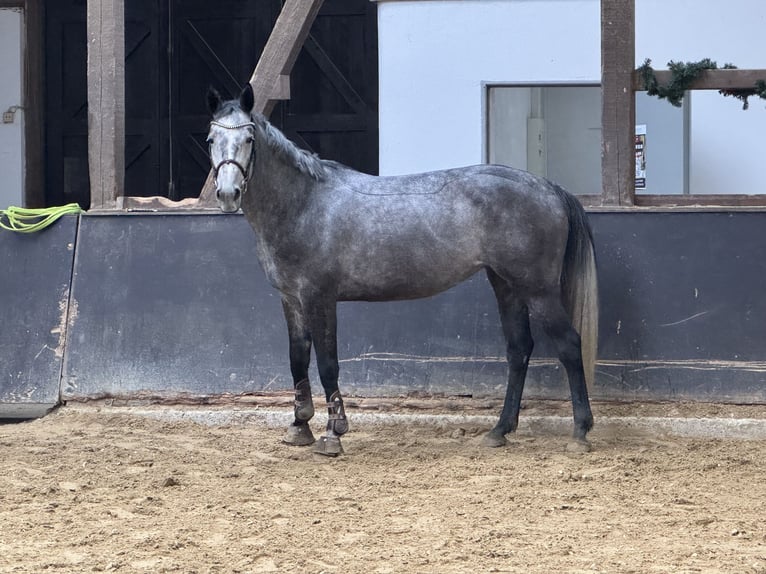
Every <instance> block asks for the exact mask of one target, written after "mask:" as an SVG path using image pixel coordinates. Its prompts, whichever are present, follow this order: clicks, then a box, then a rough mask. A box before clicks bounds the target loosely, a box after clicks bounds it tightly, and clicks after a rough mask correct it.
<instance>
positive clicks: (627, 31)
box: [0, 0, 766, 210]
mask: <svg viewBox="0 0 766 574" xmlns="http://www.w3.org/2000/svg"><path fill="white" fill-rule="evenodd" d="M371 1H379V2H380V1H393V0H371ZM124 2H125V0H87V4H88V12H87V13H88V17H87V36H88V109H89V113H88V158H89V171H90V181H91V209H92V210H114V209H140V210H142V209H152V210H155V209H156V210H176V209H209V208H213V207H214V198H213V197H212V180H211V178H210V176H208V180H207V181H206V182H205V186H204V187H203V189H202V191H201V193H200V196H199V198H192V199H185V200H182V201H178V202H176V201H171V200H169V199H167V198H164V197H152V198H139V197H125V196H124V184H123V181H124V161H125V160H124V156H125V137H124V134H125V117H124V109H125V86H124V82H125V79H124V75H125V74H124V63H125V58H124V41H123V39H124V30H125V21H124ZM321 6H322V0H285V1H284V6H283V8H282V12H281V14H280V16H279V18H278V19H277V22H276V24H275V27H274V30H273V31H272V34H271V36H270V38H269V41H268V43H267V45H266V47H265V48H264V52H263V54H262V55H261V58H260V60H259V61H258V64H257V66H256V68H255V70H254V72H253V75H252V77H251V79H250V83H251V84H252V86H253V90H254V92H255V94H256V108H255V109H257V110H259V111H261V112H263V113H264V114H266V115H268V114H270V113H271V110H272V109H273V107H274V104H275V103H276V102H277V101H278V100H283V99H289V97H290V85H289V75H290V71H291V69H292V66H293V64H294V63H295V60H296V58H297V56H298V53H299V52H300V49H301V47H302V45H303V42H304V41H305V39H306V37H307V36H308V33H309V30H310V28H311V25H312V23H313V21H314V19H315V17H316V15H317V13H318V12H319V9H320V8H321ZM0 8H22V9H24V10H25V32H24V96H23V101H24V113H25V156H26V162H25V165H26V167H25V179H24V181H25V189H24V192H23V193H24V204H25V205H26V206H28V207H42V206H43V205H44V203H45V194H44V189H45V179H44V173H45V169H44V165H45V127H44V112H43V110H44V109H45V100H44V98H45V89H44V87H45V78H44V73H45V72H44V70H45V63H44V48H43V46H44V31H43V30H44V10H45V3H44V0H0ZM668 77H669V72H663V71H659V72H657V78H658V80H659V81H660V82H661V83H662V82H663V80H665V81H667V79H668ZM765 78H766V69H758V70H744V69H737V70H709V71H706V72H703V73H702V74H701V76H700V77H699V78H698V79H697V81H696V82H695V83H694V84H693V85H692V88H693V89H698V90H718V89H722V88H751V87H753V85H754V84H755V81H756V80H757V79H765ZM601 87H602V160H601V171H602V192H601V194H600V195H586V196H580V199H581V201H582V202H583V203H584V204H585V205H586V206H588V207H589V208H591V209H596V210H597V209H599V208H601V209H609V210H611V209H622V208H634V207H645V208H668V209H670V208H673V207H685V208H689V207H691V206H695V207H701V208H707V209H710V208H711V207H713V206H721V207H736V208H750V209H756V208H766V194H747V195H745V194H742V195H693V194H692V195H648V194H640V195H636V194H635V192H634V182H633V179H634V169H635V159H634V157H635V156H634V154H635V150H634V135H633V134H634V132H635V97H634V94H635V92H637V91H641V90H642V89H643V86H642V85H641V80H640V78H639V76H638V73H637V72H636V69H635V0H601Z"/></svg>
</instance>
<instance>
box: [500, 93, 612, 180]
mask: <svg viewBox="0 0 766 574" xmlns="http://www.w3.org/2000/svg"><path fill="white" fill-rule="evenodd" d="M487 135H488V137H487V142H488V149H487V151H488V154H487V158H488V160H489V162H490V163H501V164H504V165H510V166H512V167H517V168H520V169H525V170H527V171H530V172H532V173H536V174H538V175H542V176H545V177H547V178H549V179H551V180H553V181H555V182H556V183H558V184H560V185H562V186H563V187H565V188H566V189H568V190H569V191H571V192H572V193H575V194H590V195H599V194H600V193H601V88H600V87H599V86H562V85H556V86H492V87H490V88H489V94H488V134H487Z"/></svg>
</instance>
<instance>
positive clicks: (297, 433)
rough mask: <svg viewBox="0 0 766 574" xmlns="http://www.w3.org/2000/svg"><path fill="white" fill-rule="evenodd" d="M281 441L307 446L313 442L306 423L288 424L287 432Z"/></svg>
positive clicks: (312, 436)
mask: <svg viewBox="0 0 766 574" xmlns="http://www.w3.org/2000/svg"><path fill="white" fill-rule="evenodd" d="M282 442H285V443H287V444H291V445H293V446H308V445H310V444H314V442H315V439H314V435H313V433H312V432H311V429H310V428H309V425H308V424H302V425H290V426H289V427H287V434H286V435H285V436H284V437H283V438H282Z"/></svg>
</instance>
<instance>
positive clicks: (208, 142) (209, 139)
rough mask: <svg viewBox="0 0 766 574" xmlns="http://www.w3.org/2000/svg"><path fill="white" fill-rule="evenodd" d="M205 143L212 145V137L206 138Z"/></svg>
mask: <svg viewBox="0 0 766 574" xmlns="http://www.w3.org/2000/svg"><path fill="white" fill-rule="evenodd" d="M205 141H207V145H213V138H207V140H205Z"/></svg>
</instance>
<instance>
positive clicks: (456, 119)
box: [378, 0, 766, 193]
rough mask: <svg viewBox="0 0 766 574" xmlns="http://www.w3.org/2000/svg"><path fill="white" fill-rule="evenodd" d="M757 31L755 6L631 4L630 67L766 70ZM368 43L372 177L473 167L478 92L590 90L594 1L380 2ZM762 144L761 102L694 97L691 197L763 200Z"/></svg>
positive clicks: (764, 110) (479, 125)
mask: <svg viewBox="0 0 766 574" xmlns="http://www.w3.org/2000/svg"><path fill="white" fill-rule="evenodd" d="M763 30H766V1H764V0H727V1H726V2H723V1H719V0H704V1H703V0H637V1H636V63H637V65H638V64H640V63H642V62H643V60H644V59H645V58H651V59H652V61H653V64H654V66H655V67H656V68H664V67H665V64H666V63H667V62H668V60H671V59H674V60H683V61H694V60H699V59H702V58H705V57H709V58H711V59H713V60H716V61H717V62H718V63H719V65H723V64H724V63H727V62H731V63H733V64H736V65H737V66H739V67H741V68H766V34H764V32H763ZM378 34H379V54H380V55H379V72H380V172H381V174H382V175H391V174H400V173H411V172H417V171H425V170H430V169H439V168H446V167H453V166H458V165H468V164H474V163H480V162H481V161H482V159H483V149H484V147H483V146H484V141H485V140H484V138H485V130H484V124H483V110H482V105H483V88H482V85H483V83H484V82H497V83H509V82H510V83H513V82H519V83H524V82H559V83H560V82H573V83H577V82H593V81H595V82H598V81H600V74H601V70H600V66H601V62H600V10H599V0H434V1H422V0H420V1H418V0H415V1H409V2H406V1H397V2H385V1H381V2H380V4H379V6H378ZM663 103H664V102H663ZM666 105H668V106H669V105H670V104H666ZM658 121H661V120H658ZM648 130H649V133H650V138H651V133H655V134H656V133H657V130H656V129H655V130H654V132H653V130H652V126H651V125H650V126H649V127H648ZM765 132H766V103H764V102H763V101H762V100H759V99H752V100H751V109H750V110H749V111H747V112H743V111H742V110H741V109H740V106H739V105H738V102H737V101H735V100H731V99H729V98H723V97H721V96H720V95H718V93H717V92H695V93H694V97H693V105H692V107H691V130H690V177H689V179H690V182H689V183H690V185H689V187H690V189H689V191H690V192H691V193H766V189H765V188H764V184H763V178H762V175H761V173H759V172H760V169H759V168H760V164H761V162H762V161H763V160H762V158H764V157H766V138H764V137H763V134H764V133H765ZM651 141H652V140H651V139H650V140H649V142H650V144H649V145H651ZM549 145H550V142H549ZM648 153H651V148H649V150H648ZM678 157H682V154H679V156H678ZM649 169H650V170H651V165H650V166H649ZM676 176H677V174H676V175H674V176H673V177H676ZM649 191H651V192H652V193H663V191H662V190H659V189H652V190H649ZM667 192H668V193H674V192H675V193H678V187H677V186H676V185H674V186H673V189H668V191H667Z"/></svg>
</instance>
